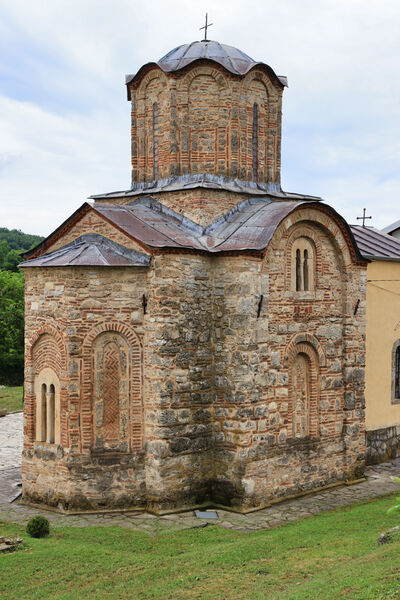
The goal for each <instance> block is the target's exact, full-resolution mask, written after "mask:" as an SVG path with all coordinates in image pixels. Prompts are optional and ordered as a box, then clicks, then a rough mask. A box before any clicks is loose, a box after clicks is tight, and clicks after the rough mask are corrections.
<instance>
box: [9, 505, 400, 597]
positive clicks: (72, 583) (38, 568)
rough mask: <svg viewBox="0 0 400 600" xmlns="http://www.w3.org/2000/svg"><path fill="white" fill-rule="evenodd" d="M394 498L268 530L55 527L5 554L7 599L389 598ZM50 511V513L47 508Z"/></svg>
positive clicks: (17, 530) (397, 576)
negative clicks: (386, 540) (150, 531)
mask: <svg viewBox="0 0 400 600" xmlns="http://www.w3.org/2000/svg"><path fill="white" fill-rule="evenodd" d="M392 504H393V498H390V497H389V498H388V497H386V498H383V499H380V500H375V501H373V502H369V503H363V504H359V505H356V506H354V507H351V508H347V509H344V510H338V511H335V512H330V513H325V514H322V515H319V516H316V517H312V518H310V519H306V520H303V521H299V522H297V523H291V524H288V525H286V526H284V527H279V528H276V529H272V530H269V531H259V532H253V533H243V532H236V531H229V530H225V529H222V528H220V527H216V526H209V527H206V528H203V529H191V530H185V531H180V532H176V533H159V534H157V533H156V534H155V535H154V536H148V535H147V534H144V533H138V532H133V531H131V530H129V529H122V528H119V527H109V528H101V527H91V528H73V527H63V528H59V529H56V528H54V529H53V528H52V530H51V535H50V537H48V538H45V539H39V540H36V539H31V538H29V537H28V536H27V535H26V534H25V532H24V530H23V529H22V528H21V527H19V526H16V525H11V524H6V523H1V524H0V535H20V536H22V537H23V538H24V545H23V547H22V548H21V549H20V550H18V551H17V552H15V553H14V554H9V555H3V556H0V565H1V566H0V571H1V577H0V598H7V600H17V599H18V600H24V599H29V600H38V599H41V600H42V599H43V600H44V599H46V600H47V599H48V598H51V599H52V600H80V599H82V598H83V599H85V600H91V599H96V600H97V599H110V598H112V599H129V600H132V599H143V600H150V599H154V598H157V599H161V598H162V599H171V600H191V599H195V598H196V599H201V600H225V599H229V600H244V599H246V600H247V599H251V600H261V599H262V600H267V599H268V600H314V599H318V600H338V599H341V598H345V599H351V600H383V599H385V600H387V599H393V598H396V599H399V598H400V572H399V558H400V539H399V540H394V541H393V542H392V543H390V544H386V545H384V546H379V547H377V545H376V542H377V539H378V536H379V534H380V533H381V532H382V531H385V530H387V529H389V528H390V527H392V526H394V525H395V524H397V522H398V519H399V517H398V516H396V515H392V516H388V515H387V514H386V509H387V508H388V507H389V506H391V505H392ZM50 521H51V517H50Z"/></svg>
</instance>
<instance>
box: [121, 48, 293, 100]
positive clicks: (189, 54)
mask: <svg viewBox="0 0 400 600" xmlns="http://www.w3.org/2000/svg"><path fill="white" fill-rule="evenodd" d="M196 60H212V61H214V62H216V63H218V64H220V65H222V66H223V67H224V68H225V69H226V70H227V71H230V73H233V74H234V75H246V73H248V72H249V71H250V69H252V68H253V67H255V66H257V65H259V66H263V67H265V68H267V69H268V71H269V72H270V73H271V74H272V75H273V76H274V77H275V78H276V80H277V81H278V82H279V83H280V84H281V85H282V86H287V79H286V77H279V76H278V75H277V74H276V73H275V72H274V71H273V69H271V67H270V66H269V65H267V64H265V63H263V62H256V61H255V60H253V59H252V58H250V56H248V55H247V54H245V53H244V52H242V51H241V50H239V49H238V48H234V47H233V46H228V45H226V44H220V43H219V42H214V41H209V40H207V41H202V42H192V43H191V44H183V45H182V46H178V47H177V48H174V49H173V50H171V51H170V52H168V54H166V55H165V56H163V57H162V58H160V60H159V61H158V62H156V63H148V64H147V65H144V66H143V67H141V68H140V69H139V71H138V72H137V73H136V74H135V75H126V77H125V81H126V84H127V85H128V86H129V84H130V83H132V82H133V81H134V80H136V79H137V78H138V77H139V74H140V73H142V72H143V69H145V67H149V66H152V65H157V66H158V67H160V69H162V70H163V71H164V72H165V73H172V72H174V71H180V70H181V69H184V68H185V67H186V66H187V65H189V64H190V63H192V62H194V61H196ZM128 99H129V100H130V91H129V88H128Z"/></svg>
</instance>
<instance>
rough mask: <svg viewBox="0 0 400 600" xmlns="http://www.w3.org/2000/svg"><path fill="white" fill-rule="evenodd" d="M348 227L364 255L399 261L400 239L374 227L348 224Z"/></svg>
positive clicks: (371, 257)
mask: <svg viewBox="0 0 400 600" xmlns="http://www.w3.org/2000/svg"><path fill="white" fill-rule="evenodd" d="M350 228H351V231H352V232H353V235H354V238H355V240H356V242H357V246H358V248H359V250H360V252H361V254H362V255H363V256H364V257H366V258H369V259H374V258H375V259H381V260H399V261H400V240H398V239H396V238H394V237H392V236H391V235H387V234H386V233H383V232H382V231H379V230H378V229H375V228H374V227H367V226H365V227H362V226H361V225H350Z"/></svg>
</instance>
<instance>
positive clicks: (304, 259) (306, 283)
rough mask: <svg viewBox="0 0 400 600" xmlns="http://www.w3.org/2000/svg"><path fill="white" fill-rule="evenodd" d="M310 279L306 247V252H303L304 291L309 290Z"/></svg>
mask: <svg viewBox="0 0 400 600" xmlns="http://www.w3.org/2000/svg"><path fill="white" fill-rule="evenodd" d="M308 280H309V273H308V250H307V249H305V250H304V253H303V288H304V291H306V292H307V291H308Z"/></svg>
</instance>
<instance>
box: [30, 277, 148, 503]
mask: <svg viewBox="0 0 400 600" xmlns="http://www.w3.org/2000/svg"><path fill="white" fill-rule="evenodd" d="M25 275H26V329H25V332H26V374H25V426H24V455H23V479H24V484H23V496H24V498H25V499H30V500H34V501H44V502H46V503H48V504H51V505H53V506H62V507H64V508H93V507H95V506H99V505H100V506H102V505H104V506H108V507H116V506H121V505H122V506H124V505H127V504H129V505H132V504H134V505H138V506H140V505H143V504H145V494H144V490H145V455H144V431H143V427H142V425H143V414H142V412H143V407H142V402H143V396H142V386H143V382H142V377H143V372H142V368H139V369H138V368H137V365H138V364H140V365H142V364H143V353H142V349H143V337H144V335H145V329H144V326H143V307H142V295H143V294H146V293H148V290H147V270H146V269H142V268H135V269H129V268H121V267H120V268H113V269H109V268H102V269H101V268H100V269H99V268H90V267H75V268H54V267H53V268H47V269H26V271H25ZM109 330H110V331H112V332H114V333H113V335H114V337H115V339H116V341H117V342H118V340H119V339H120V337H121V338H123V339H124V340H126V343H127V345H128V346H129V348H130V350H129V352H130V358H129V363H130V364H132V365H133V366H132V369H131V371H130V385H131V390H130V392H129V394H128V395H129V396H130V398H131V400H130V401H131V405H130V406H126V405H125V406H122V409H123V410H125V412H126V411H127V410H128V411H130V416H129V421H132V422H139V421H140V431H141V433H140V434H139V437H140V439H139V440H138V432H137V430H135V429H134V428H133V426H132V431H130V430H129V431H130V433H129V436H128V437H129V440H130V443H129V445H128V446H126V447H125V449H124V448H120V450H119V451H115V450H114V451H113V450H111V451H107V450H104V452H102V451H101V450H100V451H99V450H98V449H96V451H94V450H95V435H96V431H95V425H96V419H95V416H94V415H93V413H92V408H93V386H92V383H93V382H94V380H95V377H96V376H97V375H96V368H97V367H96V361H95V356H93V351H92V349H93V344H92V338H93V341H94V340H95V339H97V337H98V336H99V335H101V334H102V333H103V332H107V331H109ZM119 336H120V337H119ZM46 337H47V338H49V339H52V340H54V343H55V344H57V346H58V347H59V348H61V355H62V357H63V359H62V360H63V364H62V365H61V366H60V368H58V367H57V366H54V370H56V371H58V372H56V374H57V376H58V377H59V378H60V382H61V397H62V400H61V439H62V445H60V446H57V445H55V444H47V443H45V442H37V441H36V438H37V436H36V432H35V399H36V390H35V376H36V375H37V373H36V372H35V367H34V365H33V364H32V363H31V359H30V357H31V356H32V352H34V348H35V346H36V345H37V343H40V340H42V339H46ZM121 356H122V355H121ZM122 367H123V368H125V367H124V366H123V365H122ZM136 390H138V391H136ZM121 394H122V390H121ZM138 401H139V403H140V407H139V406H138ZM122 412H123V411H122ZM122 418H123V414H122ZM121 424H122V422H121ZM124 450H125V451H124Z"/></svg>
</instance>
